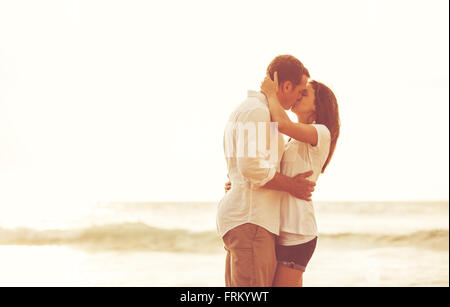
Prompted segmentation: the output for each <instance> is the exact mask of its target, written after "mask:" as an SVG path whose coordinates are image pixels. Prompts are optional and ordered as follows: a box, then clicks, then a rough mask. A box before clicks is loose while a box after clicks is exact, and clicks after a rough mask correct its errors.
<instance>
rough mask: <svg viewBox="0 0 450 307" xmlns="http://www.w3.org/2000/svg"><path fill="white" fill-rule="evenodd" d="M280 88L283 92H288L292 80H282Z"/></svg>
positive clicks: (290, 88)
mask: <svg viewBox="0 0 450 307" xmlns="http://www.w3.org/2000/svg"><path fill="white" fill-rule="evenodd" d="M280 87H281V89H283V92H284V93H286V92H287V93H289V92H290V91H292V82H291V81H284V82H283V84H281V86H280Z"/></svg>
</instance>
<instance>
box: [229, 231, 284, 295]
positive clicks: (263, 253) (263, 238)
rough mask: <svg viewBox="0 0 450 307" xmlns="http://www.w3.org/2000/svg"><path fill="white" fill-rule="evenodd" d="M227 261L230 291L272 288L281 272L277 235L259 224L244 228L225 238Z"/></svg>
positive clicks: (230, 233) (232, 232)
mask: <svg viewBox="0 0 450 307" xmlns="http://www.w3.org/2000/svg"><path fill="white" fill-rule="evenodd" d="M222 239H223V242H224V245H225V250H226V251H227V258H226V263H225V285H226V286H227V287H271V286H272V282H273V278H274V276H275V272H276V269H277V259H276V254H275V235H274V234H273V233H271V232H269V231H268V230H266V229H265V228H263V227H261V226H258V225H255V224H250V223H247V224H243V225H240V226H237V227H235V228H233V229H231V230H230V231H228V232H227V233H226V234H225V236H224V237H223V238H222Z"/></svg>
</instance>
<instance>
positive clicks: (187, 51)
mask: <svg viewBox="0 0 450 307" xmlns="http://www.w3.org/2000/svg"><path fill="white" fill-rule="evenodd" d="M448 6H449V2H448V1H444V0H430V1H417V0H409V1H403V0H395V1H379V0H377V1H374V0H366V1H361V0H355V1H333V0H328V1H325V0H320V1H299V0H296V1H261V0H259V1H232V0H231V1H230V0H229V1H199V0H192V1H173V0H172V1H170V0H169V1H128V0H127V1H110V0H108V1H98V0H93V1H92V0H89V1H77V0H65V1H61V0H58V1H56V0H55V1H47V0H43V1H22V0H14V1H3V0H0V207H2V204H3V206H10V205H11V204H14V205H17V206H19V207H20V205H22V208H27V209H30V208H33V209H32V210H35V211H37V210H39V208H40V207H39V206H44V205H48V204H55V205H56V206H60V205H61V204H62V203H63V204H65V207H64V208H69V207H70V204H74V205H76V204H78V203H80V202H91V201H100V202H103V201H105V202H107V201H218V200H219V199H220V198H221V197H222V196H223V186H224V183H225V181H227V177H226V164H225V159H224V154H223V148H222V137H223V132H224V129H225V126H226V123H227V120H228V116H229V114H230V113H231V112H232V111H233V109H234V108H235V107H236V106H237V105H238V104H239V103H240V102H242V101H243V100H244V99H245V98H246V95H247V90H249V89H254V90H255V89H256V90H257V89H258V88H259V84H260V82H261V81H262V79H263V78H264V75H265V70H266V67H267V65H268V64H269V63H270V61H271V60H272V59H273V58H274V57H275V56H277V55H279V54H292V55H294V56H296V57H297V58H298V59H300V60H301V61H302V62H303V63H304V65H305V66H306V67H307V68H308V69H309V71H310V73H311V76H312V78H313V79H316V80H318V81H321V82H323V83H325V84H327V85H328V86H330V87H331V88H332V90H333V91H334V92H335V94H336V96H337V99H338V103H339V107H340V116H341V122H342V128H341V137H340V139H339V141H338V144H337V147H336V152H335V155H334V157H333V160H332V161H331V164H330V166H329V167H328V169H327V171H326V173H325V174H323V175H322V176H321V177H320V178H319V181H318V185H317V188H316V191H315V194H314V196H313V198H314V199H315V200H337V201H347V200H350V201H352V200H374V201H378V200H412V201H422V200H448V196H449V190H448V185H449V162H448V161H449V134H448V133H449V132H448V131H449V117H448V116H449V115H448V113H449V88H448V83H449V71H448V66H449V63H448V62H449V41H448V39H449V38H448V36H449V33H448V31H449V30H448V28H449V27H448V23H449V16H448V11H449V8H448ZM24 206H25V207H24ZM30 210H31V209H30ZM31 212H32V211H31Z"/></svg>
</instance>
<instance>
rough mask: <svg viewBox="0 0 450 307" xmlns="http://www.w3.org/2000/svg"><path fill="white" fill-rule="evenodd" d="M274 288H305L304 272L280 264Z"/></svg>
mask: <svg viewBox="0 0 450 307" xmlns="http://www.w3.org/2000/svg"><path fill="white" fill-rule="evenodd" d="M273 286H274V287H303V272H302V271H299V270H295V269H292V268H289V267H287V266H284V265H280V264H278V266H277V272H276V274H275V278H274V281H273Z"/></svg>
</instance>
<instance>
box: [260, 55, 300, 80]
mask: <svg viewBox="0 0 450 307" xmlns="http://www.w3.org/2000/svg"><path fill="white" fill-rule="evenodd" d="M276 71H277V72H278V83H279V84H282V83H283V82H285V81H291V82H292V85H293V86H297V85H299V84H300V82H301V81H302V77H303V75H305V76H307V77H308V78H309V71H308V69H306V67H305V66H304V65H303V64H302V62H300V61H299V60H298V59H297V58H296V57H294V56H292V55H288V54H286V55H279V56H277V57H276V58H275V59H273V60H272V62H271V63H270V64H269V66H268V67H267V74H268V75H269V76H270V78H271V79H272V80H273V75H274V73H275V72H276Z"/></svg>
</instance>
